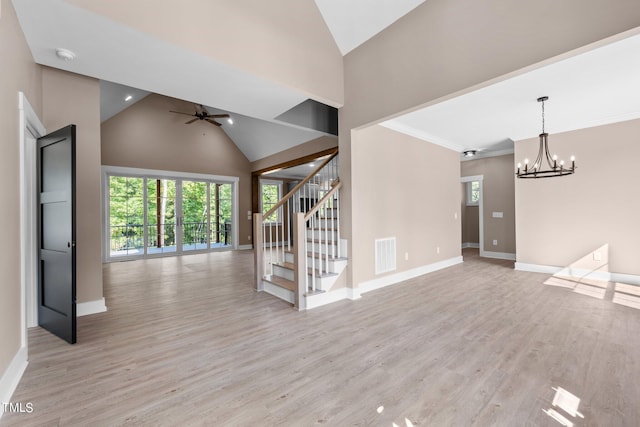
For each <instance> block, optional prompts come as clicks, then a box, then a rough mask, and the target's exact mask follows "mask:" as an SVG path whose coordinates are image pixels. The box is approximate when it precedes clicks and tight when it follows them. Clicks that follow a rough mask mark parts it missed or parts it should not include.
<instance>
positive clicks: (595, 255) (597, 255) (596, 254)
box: [593, 252, 602, 261]
mask: <svg viewBox="0 0 640 427" xmlns="http://www.w3.org/2000/svg"><path fill="white" fill-rule="evenodd" d="M593 260H594V261H602V254H601V253H600V252H594V253H593Z"/></svg>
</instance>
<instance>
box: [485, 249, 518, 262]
mask: <svg viewBox="0 0 640 427" xmlns="http://www.w3.org/2000/svg"><path fill="white" fill-rule="evenodd" d="M480 256H483V257H485V258H495V259H507V260H509V261H515V260H516V254H512V253H508V252H490V251H484V252H482V254H481V255H480Z"/></svg>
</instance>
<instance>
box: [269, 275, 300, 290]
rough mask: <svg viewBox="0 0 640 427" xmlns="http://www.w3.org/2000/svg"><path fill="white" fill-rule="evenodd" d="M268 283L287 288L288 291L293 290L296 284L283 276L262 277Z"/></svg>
mask: <svg viewBox="0 0 640 427" xmlns="http://www.w3.org/2000/svg"><path fill="white" fill-rule="evenodd" d="M264 280H266V281H267V282H269V283H273V284H274V285H277V286H280V287H281V288H285V289H288V290H290V291H292V292H293V291H295V289H296V284H295V282H292V281H291V280H289V279H285V278H284V277H280V276H275V275H272V276H271V277H270V278H269V279H264Z"/></svg>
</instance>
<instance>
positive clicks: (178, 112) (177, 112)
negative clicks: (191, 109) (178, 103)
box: [169, 110, 193, 116]
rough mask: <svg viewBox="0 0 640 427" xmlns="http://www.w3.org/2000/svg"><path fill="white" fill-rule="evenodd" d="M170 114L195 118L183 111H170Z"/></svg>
mask: <svg viewBox="0 0 640 427" xmlns="http://www.w3.org/2000/svg"><path fill="white" fill-rule="evenodd" d="M169 112H170V113H176V114H184V115H185V116H193V114H189V113H183V112H182V111H171V110H169Z"/></svg>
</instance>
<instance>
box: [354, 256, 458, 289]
mask: <svg viewBox="0 0 640 427" xmlns="http://www.w3.org/2000/svg"><path fill="white" fill-rule="evenodd" d="M461 262H462V257H461V256H457V257H453V258H449V259H446V260H444V261H439V262H434V263H433V264H428V265H423V266H422V267H417V268H413V269H411V270H407V271H403V272H401V273H395V274H391V275H389V276H385V277H381V278H379V279H373V280H368V281H366V282H364V283H361V284H360V286H358V291H359V293H360V294H364V293H365V292H371V291H375V290H376V289H380V288H384V287H386V286H390V285H395V284H396V283H399V282H404V281H405V280H409V279H413V278H414V277H418V276H422V275H424V274H428V273H432V272H434V271H437V270H442V269H443V268H447V267H451V266H453V265H456V264H460V263H461Z"/></svg>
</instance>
